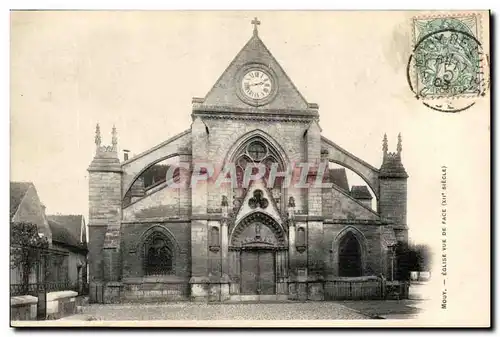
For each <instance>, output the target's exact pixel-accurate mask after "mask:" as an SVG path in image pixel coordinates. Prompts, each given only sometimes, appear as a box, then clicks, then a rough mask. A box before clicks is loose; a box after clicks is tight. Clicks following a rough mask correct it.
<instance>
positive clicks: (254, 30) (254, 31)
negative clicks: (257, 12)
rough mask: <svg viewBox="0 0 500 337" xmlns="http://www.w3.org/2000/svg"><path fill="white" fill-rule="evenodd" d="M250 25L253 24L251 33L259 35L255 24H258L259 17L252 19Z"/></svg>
mask: <svg viewBox="0 0 500 337" xmlns="http://www.w3.org/2000/svg"><path fill="white" fill-rule="evenodd" d="M252 25H253V35H259V31H258V30H257V26H258V25H260V21H259V19H257V17H255V18H254V19H253V20H252Z"/></svg>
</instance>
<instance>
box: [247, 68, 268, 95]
mask: <svg viewBox="0 0 500 337" xmlns="http://www.w3.org/2000/svg"><path fill="white" fill-rule="evenodd" d="M272 90H273V81H272V79H271V77H270V76H269V75H267V74H266V73H265V72H264V71H262V70H260V69H251V70H249V71H247V72H246V73H245V74H244V75H243V78H242V79H241V91H242V93H243V94H244V95H246V96H247V97H248V98H252V99H257V100H259V99H264V98H267V97H268V96H269V95H270V94H271V92H272Z"/></svg>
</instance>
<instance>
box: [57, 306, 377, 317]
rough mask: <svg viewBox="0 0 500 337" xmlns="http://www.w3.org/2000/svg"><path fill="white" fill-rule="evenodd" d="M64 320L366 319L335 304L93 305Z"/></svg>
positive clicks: (354, 311)
mask: <svg viewBox="0 0 500 337" xmlns="http://www.w3.org/2000/svg"><path fill="white" fill-rule="evenodd" d="M82 310H83V312H82V313H81V314H78V315H74V316H69V317H65V318H64V320H116V321H125V320H214V319H217V320H315V319H321V320H332V319H369V318H370V317H369V316H367V315H363V314H361V313H359V312H357V311H356V310H353V309H350V308H348V307H346V306H343V305H342V304H340V303H338V302H305V303H265V304H264V303H238V304H220V303H219V304H207V303H193V302H179V303H158V304H113V305H98V304H93V305H90V306H87V307H83V309H82Z"/></svg>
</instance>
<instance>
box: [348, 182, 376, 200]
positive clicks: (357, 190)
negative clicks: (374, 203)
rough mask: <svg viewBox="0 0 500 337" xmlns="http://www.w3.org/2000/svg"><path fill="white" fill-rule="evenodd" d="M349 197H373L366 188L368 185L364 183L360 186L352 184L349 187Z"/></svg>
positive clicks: (366, 198) (368, 198)
mask: <svg viewBox="0 0 500 337" xmlns="http://www.w3.org/2000/svg"><path fill="white" fill-rule="evenodd" d="M351 197H353V198H354V199H364V200H372V199H373V197H372V195H371V193H370V191H369V190H368V187H366V186H365V185H361V186H353V187H352V189H351Z"/></svg>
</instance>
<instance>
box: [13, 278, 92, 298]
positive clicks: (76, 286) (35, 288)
mask: <svg viewBox="0 0 500 337" xmlns="http://www.w3.org/2000/svg"><path fill="white" fill-rule="evenodd" d="M63 290H73V291H76V292H77V293H78V294H79V295H88V293H89V284H88V283H83V282H69V281H63V282H46V283H43V282H40V283H30V284H20V283H18V284H11V285H10V296H22V295H32V296H37V295H38V294H39V293H42V292H47V293H50V292H54V291H63Z"/></svg>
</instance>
